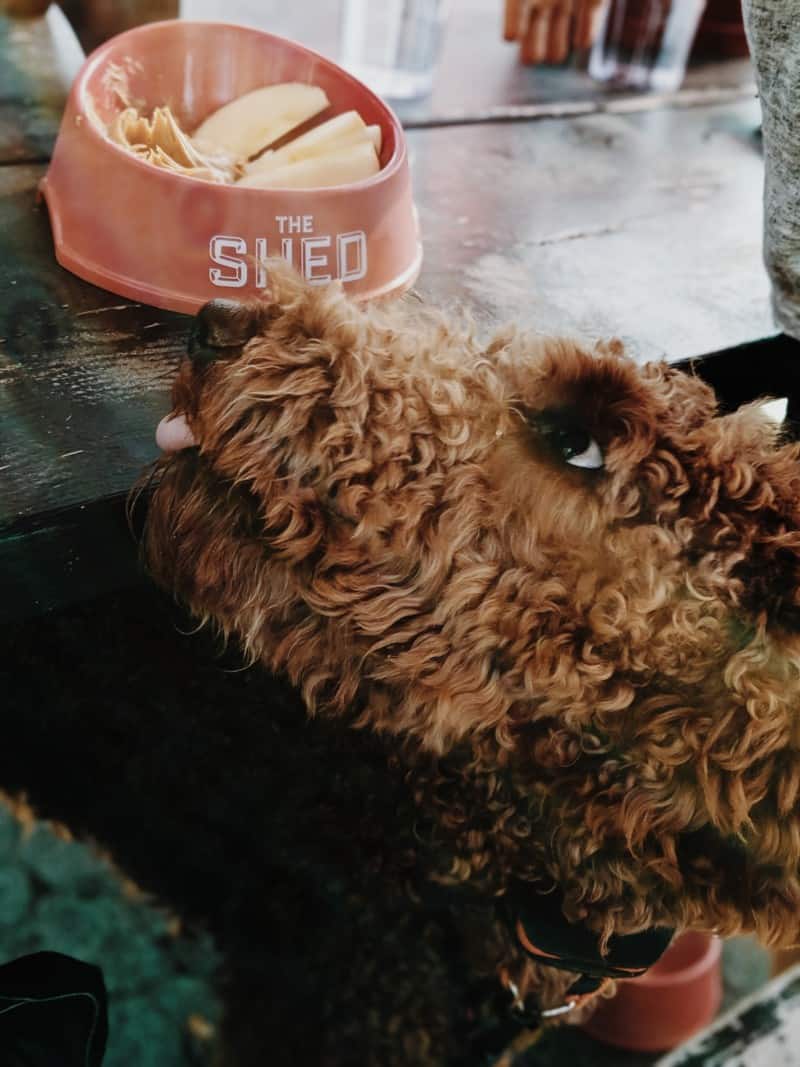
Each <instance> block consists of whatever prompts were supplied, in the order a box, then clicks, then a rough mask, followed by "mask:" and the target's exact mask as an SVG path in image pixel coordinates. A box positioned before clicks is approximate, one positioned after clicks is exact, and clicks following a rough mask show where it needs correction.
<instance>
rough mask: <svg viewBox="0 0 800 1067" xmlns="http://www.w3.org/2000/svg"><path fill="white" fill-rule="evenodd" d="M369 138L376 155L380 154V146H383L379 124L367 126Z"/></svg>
mask: <svg viewBox="0 0 800 1067" xmlns="http://www.w3.org/2000/svg"><path fill="white" fill-rule="evenodd" d="M366 132H367V134H368V135H369V139H370V140H371V141H372V143H373V144H374V145H375V152H376V154H377V155H380V154H381V148H382V147H383V133H382V131H381V128H380V126H367V129H366Z"/></svg>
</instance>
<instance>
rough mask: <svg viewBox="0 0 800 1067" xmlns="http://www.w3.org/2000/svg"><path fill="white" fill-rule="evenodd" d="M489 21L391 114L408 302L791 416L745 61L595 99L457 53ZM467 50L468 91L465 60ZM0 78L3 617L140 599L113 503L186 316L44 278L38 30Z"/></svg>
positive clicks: (121, 492) (554, 81)
mask: <svg viewBox="0 0 800 1067" xmlns="http://www.w3.org/2000/svg"><path fill="white" fill-rule="evenodd" d="M458 10H459V8H458V5H454V16H453V18H455V17H456V14H457V12H458ZM487 10H489V8H488V7H487V4H486V3H479V2H478V0H471V2H470V3H469V4H466V5H465V8H464V9H463V10H462V17H463V20H464V21H462V22H461V23H459V22H458V21H456V22H455V23H454V22H453V21H452V20H451V27H450V29H451V35H450V37H449V38H448V45H447V47H446V50H445V54H444V56H443V63H442V70H441V71H440V79H439V81H438V83H437V87H436V88H435V90H434V93H433V94H432V96H431V97H430V98H429V100H428V101H427V102H422V103H416V104H413V105H407V106H406V107H405V108H404V109H402V111H403V114H404V118H405V121H406V124H407V126H408V128H409V132H408V139H409V144H410V150H411V156H412V168H413V177H414V185H415V196H416V200H417V204H418V208H419V212H420V218H421V224H422V230H423V238H424V242H425V265H424V269H423V273H422V276H421V278H420V281H419V289H420V290H421V291H422V293H423V294H425V295H426V296H427V297H429V298H431V299H432V300H435V301H438V302H442V303H446V304H466V305H467V306H469V307H470V309H471V310H472V312H473V313H474V315H475V316H476V317H477V318H478V320H479V321H480V322H481V323H482V324H484V325H485V326H486V327H487V329H488V328H489V327H490V325H491V324H492V323H495V322H499V321H507V320H509V319H512V318H513V319H517V320H519V321H521V322H522V323H524V324H525V325H526V326H530V327H533V328H535V329H537V330H540V331H542V332H545V333H555V334H563V333H569V334H575V335H577V336H582V337H586V338H594V337H598V336H608V335H618V336H621V337H623V338H624V339H625V341H626V343H627V344H628V346H629V348H630V350H631V351H632V352H633V353H634V354H635V355H636V356H637V358H640V359H648V358H660V357H662V356H663V357H666V358H667V359H670V360H687V359H700V358H702V357H706V358H705V359H704V360H703V363H702V364H701V373H703V374H705V375H706V376H707V377H709V378H710V379H711V380H713V381H714V382H715V384H716V385H718V387H720V389H721V391H722V392H723V394H724V395H725V397H726V399H727V400H728V401H729V402H730V403H732V404H733V403H736V402H739V401H741V400H742V399H748V398H750V397H752V396H756V395H762V394H766V393H768V394H772V395H779V396H787V397H792V398H793V402H796V397H797V394H798V392H800V389H798V372H800V356H798V354H797V351H796V346H795V345H794V343H790V342H788V341H787V340H786V339H785V338H782V337H780V335H778V334H777V333H776V331H775V328H774V326H773V323H772V318H771V315H770V309H769V290H768V284H767V279H766V276H765V274H764V271H763V267H762V264H761V184H762V179H763V168H762V161H761V155H760V144H759V139H758V132H757V131H758V125H759V110H758V104H757V101H756V100H755V98H754V95H753V89H752V85H751V83H750V76H749V68H748V67H747V64H746V63H745V64H742V63H740V62H736V63H732V64H730V65H725V64H723V65H722V66H719V65H717V66H712V67H707V68H703V69H702V70H696V71H694V72H692V73H691V75H690V78H689V80H688V82H687V87H686V88H685V89H684V90H682V91H681V92H679V93H677V94H673V95H671V96H668V97H657V98H654V97H650V96H625V95H622V96H620V95H611V94H608V93H604V92H602V91H601V90H599V89H598V88H597V87H596V86H593V85H591V83H589V82H588V80H587V78H586V76H585V75H583V74H582V73H581V72H579V71H576V70H569V69H567V70H563V71H552V70H551V71H543V70H537V71H532V70H524V69H522V68H519V67H518V65H517V63H516V57H515V53H514V50H513V49H508V48H504V46H503V45H502V44H501V43H500V42H499V40H498V38H497V32H496V31H493V34H494V35H493V36H488V32H489V31H488V26H489V23H488V21H487V22H486V23H485V26H484V30H483V33H482V34H481V33H478V35H477V37H476V36H475V33H476V25H475V22H474V19H475V18H476V17H477V15H476V12H479V11H483V12H484V15H485V13H486V11H487ZM468 16H469V17H471V18H472V19H473V22H472V23H470V22H469V18H468ZM470 27H471V29H470ZM483 36H485V37H486V41H485V47H486V55H487V61H486V64H485V68H482V69H484V70H485V78H484V79H483V81H481V79H480V78H479V77H478V76H477V75H476V73H475V71H474V69H472V68H468V66H467V56H468V55H470V56H471V54H472V52H473V51H474V50H475V49H476V48H477V47H479V46H480V47H481V48H483V47H484V42H483ZM459 41H460V42H461V43H460V44H459ZM476 41H477V42H479V44H476V43H475V42H476ZM448 49H449V51H448ZM459 49H460V51H459ZM459 55H461V61H460V63H459V62H458V56H459ZM488 57H491V61H490V60H489V58H488ZM0 60H1V62H0V294H2V297H1V298H0V592H2V596H0V621H9V620H12V619H14V618H18V617H22V616H25V615H30V614H33V613H36V612H41V611H46V610H50V609H52V608H54V607H57V606H59V605H61V604H64V603H67V602H69V601H71V600H77V599H81V598H88V597H91V596H94V595H96V594H97V593H99V592H102V591H105V590H108V589H111V588H116V587H119V586H121V585H122V584H124V583H126V582H131V581H134V580H136V577H137V564H136V552H135V546H134V541H133V539H132V537H131V535H130V533H129V531H128V529H127V525H126V522H125V518H124V508H123V502H124V499H125V496H126V494H127V493H128V491H129V489H130V487H131V485H132V484H133V483H134V481H135V480H136V478H137V476H138V475H139V473H140V472H141V470H142V469H143V467H144V466H145V465H146V464H147V463H148V462H150V461H151V460H152V459H153V458H154V457H155V455H156V448H155V444H154V440H153V431H154V427H155V425H156V423H157V421H158V419H159V418H160V417H161V416H162V415H163V414H164V413H165V412H166V410H167V407H168V389H169V384H170V381H171V378H172V376H173V374H174V371H175V368H176V365H177V362H178V359H179V357H180V355H181V353H182V351H183V349H184V346H185V339H186V333H187V324H188V320H187V319H186V317H184V316H181V315H177V314H170V313H167V312H163V311H159V310H156V309H153V308H150V307H147V306H144V305H141V304H136V303H133V302H131V301H129V300H125V299H122V298H120V297H117V296H114V295H113V294H111V293H107V292H105V291H103V290H100V289H97V288H94V287H93V286H91V285H88V284H86V283H84V282H82V281H80V280H79V279H77V278H75V277H73V276H72V275H70V274H69V273H67V272H66V271H64V270H62V269H61V268H60V267H58V265H57V264H56V262H55V259H54V257H53V249H52V240H51V235H50V228H49V222H48V218H47V212H46V209H45V208H44V206H43V205H42V204H41V203H40V202H39V201H38V200H37V183H38V181H39V179H40V178H41V176H42V175H43V174H44V172H45V170H46V167H47V160H48V156H49V153H50V151H51V148H52V144H53V141H54V138H55V135H56V132H57V128H58V121H59V117H60V113H61V108H62V106H63V99H64V86H63V79H62V78H61V76H60V74H59V67H58V62H57V59H56V56H55V55H54V51H53V43H52V39H51V36H50V33H49V30H48V24H47V23H46V22H43V21H41V20H40V21H38V22H34V23H24V24H23V23H14V22H11V21H9V20H7V19H4V18H2V17H0ZM448 72H449V73H448ZM459 87H461V88H459ZM493 101H494V102H493ZM714 354H716V355H714Z"/></svg>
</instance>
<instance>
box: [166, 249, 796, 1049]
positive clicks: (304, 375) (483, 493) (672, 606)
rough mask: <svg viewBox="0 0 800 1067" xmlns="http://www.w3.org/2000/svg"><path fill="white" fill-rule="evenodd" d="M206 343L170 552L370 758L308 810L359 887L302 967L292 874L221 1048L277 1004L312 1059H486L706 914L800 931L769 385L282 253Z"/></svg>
mask: <svg viewBox="0 0 800 1067" xmlns="http://www.w3.org/2000/svg"><path fill="white" fill-rule="evenodd" d="M190 353H191V356H192V358H191V359H188V360H186V361H185V362H184V364H183V366H182V368H181V370H180V373H179V376H178V379H177V382H176V384H175V388H174V395H173V399H174V406H175V411H176V412H178V413H180V414H182V415H183V416H185V419H186V422H187V424H188V427H189V428H190V430H191V434H192V437H193V440H194V443H195V447H190V448H187V449H183V450H181V451H178V452H176V453H174V454H172V455H169V456H167V457H165V459H164V460H163V461H162V462H161V463H160V465H159V469H158V471H157V475H156V478H155V485H154V489H153V494H152V499H151V501H150V504H149V514H148V520H147V529H146V556H147V561H148V565H149V567H150V570H151V572H152V573H153V575H154V576H155V578H156V579H157V581H158V582H159V583H160V584H161V585H162V586H164V587H165V588H166V589H168V590H170V591H171V592H173V593H174V594H175V595H176V596H177V597H178V598H179V599H180V600H181V601H182V602H184V603H185V604H186V605H188V607H189V608H190V609H191V612H192V613H193V614H194V615H195V616H196V617H197V618H198V619H199V620H202V621H205V622H211V623H213V624H214V626H215V627H217V628H218V629H219V631H220V632H221V633H222V634H224V635H225V636H226V637H230V638H235V640H236V641H237V642H239V643H240V644H241V646H242V647H243V649H244V650H245V653H246V656H247V657H248V659H249V660H251V661H254V662H256V661H257V662H259V663H260V664H263V665H264V666H265V667H266V668H267V669H268V670H269V671H271V672H274V673H275V674H277V675H283V676H285V677H287V678H288V679H289V680H290V681H291V682H292V683H293V684H294V685H295V686H297V687H298V689H299V690H300V692H301V693H302V696H303V699H304V702H305V706H306V708H307V710H308V715H309V716H310V717H312V720H313V722H316V723H324V724H325V730H326V731H327V733H326V734H325V736H326V737H327V738H328V739H331V740H329V741H327V742H326V743H329V744H331V745H332V746H333V749H334V750H335V751H336V752H337V753H339V754H341V752H342V751H344V750H346V749H350V750H351V751H352V752H354V753H356V754H357V755H356V757H355V758H354V759H351V760H349V761H348V760H345V761H344V762H343V763H342V765H341V767H342V768H343V769H342V770H340V771H339V772H337V769H336V760H337V759H338V758H339V755H336V757H335V758H332V760H331V764H332V766H331V767H330V768H329V779H330V782H332V783H334V784H331V785H330V787H329V788H330V790H331V793H330V796H334V795H337V794H336V790H337V789H339V788H340V787H341V789H343V790H344V791H345V792H346V793H347V796H348V797H349V800H348V801H347V803H345V802H344V801H343V802H342V806H341V807H340V808H339V809H336V805H335V804H334V805H333V807H332V806H331V805H330V804H328V803H327V801H326V800H325V799H324V798H323V799H318V803H319V804H320V808H319V811H320V813H321V814H320V821H319V825H317V826H314V818H315V815H314V809H313V806H312V809H311V810H306V811H302V812H298V811H292V810H290V809H286V810H284V811H283V812H282V813H281V818H282V819H285V820H287V821H288V822H289V823H290V824H292V823H294V824H295V825H297V826H300V827H301V828H302V829H301V830H300V831H299V832H298V845H297V848H298V856H301V854H302V850H303V849H304V848H308V849H309V850H311V851H312V852H313V854H314V855H315V856H316V857H317V858H318V857H319V856H320V854H321V851H320V846H319V843H318V841H317V843H316V844H312V843H311V841H312V839H313V838H315V837H316V838H322V839H327V840H328V841H329V852H330V854H329V855H328V856H327V859H326V861H325V864H327V866H326V865H325V864H323V865H322V866H321V867H319V868H316V869H315V870H316V873H315V874H313V877H317V878H318V879H319V884H318V886H317V888H318V889H319V891H320V892H322V889H321V888H320V885H321V883H323V882H324V883H325V886H324V888H325V892H326V893H328V894H329V896H330V898H331V899H334V900H335V904H332V905H331V906H330V909H329V911H328V912H326V916H327V918H326V919H325V921H324V922H323V921H320V922H319V923H318V925H317V926H316V927H315V932H314V933H313V936H312V935H311V934H309V933H308V929H307V927H306V926H305V925H304V920H303V919H302V916H301V918H299V919H298V918H297V916H295V922H296V923H297V925H296V927H295V928H294V932H293V933H292V934H291V935H290V934H288V933H287V931H286V930H285V929H284V930H283V931H282V934H284V935H286V936H290V937H295V938H296V952H297V960H299V961H300V962H299V963H298V968H299V974H300V978H299V979H298V980H297V984H296V985H295V986H294V988H292V989H291V990H287V989H286V988H285V987H284V986H283V985H282V983H281V976H280V975H276V974H275V969H274V959H273V964H271V965H270V967H268V966H267V965H266V963H265V962H264V961H263V960H262V963H261V965H260V970H259V963H258V956H259V952H260V951H262V949H263V947H264V946H266V945H269V944H271V942H272V941H273V940H274V939H275V938H276V937H277V936H278V934H279V932H278V930H277V927H276V924H275V919H274V916H275V915H282V914H287V913H286V912H285V910H284V911H281V910H280V908H277V905H275V900H276V899H277V897H278V896H279V895H280V893H279V891H278V889H276V885H277V884H278V883H279V882H280V877H277V880H276V883H275V884H273V885H272V886H271V887H270V888H269V889H267V887H261V888H262V890H263V892H261V896H259V898H258V899H259V901H260V902H261V903H260V906H261V907H262V908H263V921H262V922H261V923H260V925H259V928H258V929H257V930H251V931H249V932H248V931H240V936H241V937H242V938H245V937H250V939H251V942H252V945H251V947H252V951H251V953H250V957H249V958H248V960H247V962H246V963H245V962H243V960H242V959H241V949H239V950H236V951H235V952H234V957H235V956H236V952H238V953H239V956H240V958H239V959H237V958H233V959H232V960H231V961H230V974H231V978H230V994H229V1000H228V1004H229V1015H228V1025H227V1028H226V1033H225V1042H226V1044H225V1052H224V1053H223V1056H224V1062H225V1063H226V1064H230V1065H236V1067H241V1065H248V1067H250V1065H253V1067H255V1065H256V1064H259V1065H260V1064H262V1063H263V1062H265V1060H264V1050H265V1049H266V1048H267V1047H273V1046H274V1045H275V1041H276V1038H275V1033H276V1028H278V1027H280V1025H281V1022H282V1020H283V1021H284V1023H285V1030H284V1036H283V1039H282V1043H283V1047H285V1048H286V1049H292V1050H293V1054H294V1053H296V1052H297V1049H302V1050H303V1052H302V1054H303V1055H304V1056H306V1057H308V1058H307V1059H305V1060H302V1062H308V1063H320V1064H325V1065H333V1064H351V1063H352V1064H376V1065H382V1067H383V1065H389V1064H398V1065H399V1064H404V1065H411V1064H414V1065H416V1064H444V1063H456V1062H459V1063H460V1062H463V1063H467V1064H477V1063H480V1062H482V1060H481V1059H480V1056H481V1055H483V1054H484V1053H490V1052H497V1051H499V1048H500V1047H501V1046H502V1043H503V1041H505V1040H508V1039H509V1036H510V1033H511V1032H510V1031H509V1030H507V1029H504V1026H505V1023H504V1022H503V1020H504V1019H505V1018H506V1016H505V1014H504V1013H505V1011H506V1009H507V1007H508V1006H509V1005H512V1006H514V1007H516V1010H517V1012H518V1014H520V1015H522V1016H523V1017H524V1015H525V1013H528V1014H529V1015H530V1017H531V1019H534V1020H535V1019H538V1018H539V1015H540V1013H541V1012H542V1011H543V1010H547V1009H549V1008H558V1007H559V1006H560V1005H562V1004H563V1003H564V1002H565V1000H566V1001H567V1002H568V1003H571V1002H572V1001H573V1000H575V999H576V998H578V997H579V995H580V993H581V990H584V991H586V990H592V989H595V988H596V987H597V984H598V982H597V980H595V981H594V982H591V981H587V978H588V979H590V978H591V977H592V975H593V974H595V977H596V976H597V975H599V974H602V973H606V974H608V973H610V974H612V975H618V974H620V973H624V972H625V970H626V968H627V969H628V970H629V972H630V973H635V971H636V968H637V967H638V966H639V964H642V963H643V964H644V965H646V963H648V962H652V957H654V956H655V955H657V954H658V951H660V949H661V948H663V946H664V944H665V943H666V941H667V940H668V938H669V936H670V934H671V932H672V931H673V930H675V929H678V930H680V929H683V928H687V927H695V928H703V929H713V930H715V931H717V932H718V933H720V934H721V935H731V934H735V933H740V932H743V931H755V932H756V933H757V934H758V935H759V937H761V938H762V939H763V940H764V941H765V942H767V943H770V944H778V943H782V944H791V943H793V942H796V941H798V940H800V878H799V872H800V721H799V720H798V711H800V448H799V447H798V446H797V445H792V444H788V443H783V444H782V443H781V441H780V440H779V436H778V435H779V431H778V430H777V429H776V427H775V426H774V424H773V423H771V422H770V421H769V420H768V419H767V418H766V417H765V416H764V415H763V414H762V412H761V409H760V407H759V406H758V405H750V406H748V407H745V408H742V409H740V410H739V411H737V412H736V413H734V414H731V415H727V416H724V417H722V416H720V415H718V413H717V410H716V402H715V398H714V395H713V393H712V391H711V390H710V389H709V388H708V387H707V386H705V385H704V384H703V383H702V382H701V381H699V380H698V379H696V378H693V377H692V376H690V375H687V374H685V373H683V372H681V371H678V370H676V369H673V368H670V367H669V366H668V365H666V364H658V365H648V366H646V367H637V366H636V365H635V364H634V363H633V362H632V361H630V360H628V359H626V358H625V357H624V356H623V355H622V353H621V351H620V350H619V346H618V345H615V344H610V345H606V346H599V347H598V348H596V349H595V350H594V351H585V350H581V349H580V348H578V347H576V346H575V345H574V344H570V343H566V342H557V341H543V340H539V339H535V338H532V337H529V336H525V335H524V334H520V333H517V332H514V331H513V330H508V331H506V332H502V333H500V334H499V335H498V336H496V337H495V338H494V339H493V340H492V341H491V342H490V343H488V344H484V343H481V342H480V341H479V340H478V339H477V338H476V336H475V335H474V333H473V332H472V331H471V329H470V328H469V327H468V326H465V325H463V324H459V323H454V322H452V321H448V320H446V319H445V318H444V317H442V316H441V315H439V314H436V313H434V312H432V311H430V310H428V309H426V308H425V307H424V306H422V305H421V304H419V303H417V302H415V301H413V300H407V301H404V302H401V303H399V304H395V305H393V306H389V307H383V308H379V307H372V308H363V307H358V306H356V305H354V304H353V303H351V302H349V301H348V300H347V299H346V298H345V297H344V296H343V295H342V293H341V291H340V290H339V289H338V288H336V287H330V288H325V289H311V288H308V287H306V286H304V285H302V284H301V283H300V282H299V281H298V280H297V279H296V278H295V277H294V276H292V275H291V274H289V273H287V272H286V271H285V270H282V269H279V268H278V267H277V266H275V267H274V268H272V269H271V292H270V297H269V298H265V299H264V300H263V301H262V302H260V303H255V304H249V305H228V304H224V303H221V302H215V303H213V304H211V305H208V306H207V307H206V308H205V309H204V310H203V312H201V314H200V316H199V317H198V319H197V321H196V327H195V331H194V335H193V340H192V344H191V346H190ZM270 729H271V725H270V709H269V707H267V706H266V703H265V707H264V716H263V731H264V732H265V733H268V732H269V731H270ZM332 739H335V742H334V740H332ZM359 746H361V747H359ZM364 753H369V755H365V754H364ZM219 759H220V761H221V768H224V773H225V774H227V775H230V776H231V778H232V779H235V778H236V775H237V766H236V763H235V760H233V759H231V756H230V753H220V754H219ZM359 766H360V767H361V768H362V770H361V771H359V769H358V768H359ZM319 773H320V772H319V767H318V766H317V765H312V766H310V767H309V774H310V775H313V774H319ZM337 773H340V774H346V775H347V776H348V784H347V785H344V786H343V785H342V784H341V782H339V784H338V785H336V784H335V782H336V781H338V779H337V778H336V775H337ZM359 774H361V775H362V777H361V778H359ZM255 788H256V787H255V785H252V786H251V787H250V795H251V796H252V795H253V791H254V789H255ZM325 788H327V787H324V788H323V789H322V794H324V795H325V796H327V795H328V794H326V793H325ZM322 794H320V796H322ZM287 795H291V794H287ZM359 798H360V799H359ZM243 818H244V816H243ZM269 847H270V846H269V844H268V843H265V848H269ZM324 851H325V849H324V847H322V852H324ZM297 863H298V864H299V865H300V866H302V859H298V860H297ZM310 877H311V876H310ZM292 884H294V883H292ZM243 891H244V890H243ZM259 891H260V890H259V888H258V887H250V892H251V894H253V893H256V894H258V892H259ZM291 891H294V890H290V892H291ZM554 901H555V902H556V904H555V907H554V906H553V904H554ZM271 909H272V911H271ZM301 911H302V909H301ZM271 914H272V915H273V918H272V919H270V915H271ZM541 915H547V916H549V918H548V919H547V921H545V922H539V921H538V920H537V916H541ZM548 924H549V925H550V926H555V927H556V928H558V927H559V926H561V927H563V928H564V930H565V931H567V934H566V935H565V936H567V937H568V935H569V933H570V932H571V933H573V934H575V935H576V937H577V939H578V941H579V942H581V945H583V947H582V948H575V949H574V952H570V951H567V952H561V953H560V952H559V951H558V946H557V945H556V948H555V949H551V950H548V949H546V948H545V949H542V948H541V945H542V944H547V938H548ZM531 930H534V931H535V933H531ZM635 935H638V938H637V936H635ZM560 936H561V934H560V933H558V931H557V932H556V934H555V935H554V940H555V942H558V938H559V937H560ZM541 938H543V939H544V940H543V941H542V940H541ZM647 938H650V942H647ZM259 939H261V940H259ZM642 939H644V940H642ZM587 941H588V942H592V943H593V944H594V945H595V946H596V950H597V951H596V953H595V954H594V956H593V953H592V952H590V951H587V950H586V948H585V943H586V942H587ZM659 941H660V947H659ZM570 944H572V942H570ZM654 945H655V947H654ZM614 946H616V948H617V950H618V954H617V957H616V958H617V961H618V962H619V961H620V960H622V963H621V964H619V967H617V968H616V969H615V967H614V966H612V965H611V964H609V967H608V969H607V970H606V971H605V972H604V971H603V967H602V966H597V960H598V959H600V960H601V961H602V960H603V959H604V958H605V959H607V960H611V961H612V962H613V959H614V952H613V951H612V949H613V948H614ZM626 946H628V947H631V946H632V953H633V954H632V956H631V957H630V958H628V957H627V956H626V952H625V950H626ZM573 947H574V946H573ZM640 949H641V950H642V952H643V953H644V957H648V958H646V959H645V958H644V957H642V959H639V958H638V956H637V952H638V951H639V950H640ZM263 954H264V953H263V951H262V956H263ZM559 955H561V956H562V957H566V959H567V961H568V962H569V960H570V959H572V960H573V962H572V970H571V971H565V970H560V969H558V967H557V966H556V967H553V966H550V965H549V964H551V963H552V962H553V960H552V959H550V960H548V959H547V958H546V957H548V956H550V957H553V956H555V957H558V956H559ZM592 956H593V958H594V970H593V965H592V961H591V959H589V957H592ZM586 960H589V962H588V963H587V965H586V967H584V966H583V963H584V962H585V961H586ZM632 961H633V962H632ZM555 962H556V964H558V962H559V960H556V961H555ZM561 963H562V966H563V959H562V960H561ZM268 972H270V973H268ZM581 975H582V976H583V977H581ZM581 982H583V983H584V984H583V985H581ZM304 983H305V985H304ZM276 990H278V991H279V992H276ZM512 1002H513V1004H512ZM298 1005H299V1006H298ZM289 1018H291V1019H292V1020H294V1022H293V1023H292V1024H291V1027H290V1025H289V1024H288V1023H286V1022H285V1020H287V1019H289ZM292 1027H293V1029H292ZM488 1035H491V1036H488ZM498 1035H500V1036H498ZM278 1044H279V1045H280V1044H281V1041H280V1040H279V1041H278ZM287 1055H288V1054H287ZM271 1062H274V1059H273V1060H271ZM296 1062H301V1061H296Z"/></svg>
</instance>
